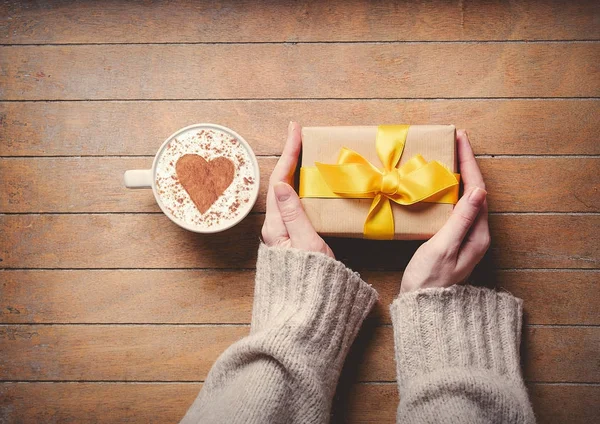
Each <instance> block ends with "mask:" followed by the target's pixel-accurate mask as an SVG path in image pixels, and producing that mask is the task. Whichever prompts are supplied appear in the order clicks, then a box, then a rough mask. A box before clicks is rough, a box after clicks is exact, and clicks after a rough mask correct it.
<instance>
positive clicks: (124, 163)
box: [0, 157, 600, 213]
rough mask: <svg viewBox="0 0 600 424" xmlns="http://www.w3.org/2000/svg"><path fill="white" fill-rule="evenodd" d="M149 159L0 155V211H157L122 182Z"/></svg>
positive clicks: (261, 201)
mask: <svg viewBox="0 0 600 424" xmlns="http://www.w3.org/2000/svg"><path fill="white" fill-rule="evenodd" d="M152 160H153V158H152V157H147V158H96V157H88V158H35V159H34V158H27V159H20V158H10V159H0V181H2V182H3V184H2V186H0V211H1V212H19V213H20V212H34V213H39V212H69V213H73V212H161V210H160V208H159V207H158V205H157V204H156V200H155V198H154V195H153V193H152V190H127V189H125V187H124V185H123V174H124V172H125V171H126V170H128V169H147V168H150V167H151V166H152ZM276 162H277V159H276V158H264V157H261V158H259V165H260V176H261V178H260V185H261V189H260V192H259V197H258V199H257V201H256V205H255V206H254V209H253V211H254V212H264V211H265V201H266V199H265V197H266V190H267V187H268V184H269V176H270V175H271V172H272V171H273V167H274V166H275V163H276ZM599 162H600V161H599ZM82 193H86V195H85V196H82V195H81V194H82Z"/></svg>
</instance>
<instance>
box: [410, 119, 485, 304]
mask: <svg viewBox="0 0 600 424" xmlns="http://www.w3.org/2000/svg"><path fill="white" fill-rule="evenodd" d="M457 147H458V160H459V165H460V172H461V178H462V180H463V183H464V195H463V196H462V197H461V198H460V200H459V201H458V203H457V204H456V206H455V207H454V211H453V212H452V215H451V216H450V218H449V219H448V221H447V222H446V224H445V225H444V226H443V227H442V228H441V229H440V230H439V231H438V232H437V233H436V234H435V235H434V236H433V237H432V238H431V239H429V240H428V241H427V242H425V243H424V244H422V245H421V247H419V249H418V250H417V251H416V252H415V254H414V256H413V257H412V259H411V260H410V262H409V264H408V266H407V267H406V270H405V271H404V275H403V277H402V284H401V286H400V292H401V293H404V292H409V291H413V290H418V289H421V288H426V287H449V286H451V285H453V284H458V283H461V282H464V281H465V280H466V279H467V277H468V276H469V275H470V274H471V272H472V271H473V269H474V268H475V266H476V265H477V264H478V263H479V261H480V260H481V259H482V258H483V255H484V254H485V252H486V251H487V249H488V247H489V245H490V232H489V227H488V207H487V201H486V195H487V192H486V191H485V184H484V182H483V177H482V176H481V171H480V170H479V167H478V166H477V162H476V160H475V155H474V154H473V150H472V149H471V144H470V143H469V138H468V136H467V133H466V131H465V130H459V131H458V132H457Z"/></svg>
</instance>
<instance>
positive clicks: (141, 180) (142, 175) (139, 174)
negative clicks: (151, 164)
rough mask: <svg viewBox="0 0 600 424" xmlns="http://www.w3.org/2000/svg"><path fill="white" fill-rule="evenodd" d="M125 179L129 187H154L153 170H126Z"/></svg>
mask: <svg viewBox="0 0 600 424" xmlns="http://www.w3.org/2000/svg"><path fill="white" fill-rule="evenodd" d="M123 180H124V181H125V187H127V188H152V170H151V169H133V170H131V171H125V175H124V178H123Z"/></svg>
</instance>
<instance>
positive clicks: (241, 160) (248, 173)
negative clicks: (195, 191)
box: [155, 128, 258, 230]
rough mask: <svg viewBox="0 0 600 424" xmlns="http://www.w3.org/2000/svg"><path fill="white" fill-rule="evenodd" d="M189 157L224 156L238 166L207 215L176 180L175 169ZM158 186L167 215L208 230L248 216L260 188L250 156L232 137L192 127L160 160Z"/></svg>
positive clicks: (169, 147)
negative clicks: (242, 216)
mask: <svg viewBox="0 0 600 424" xmlns="http://www.w3.org/2000/svg"><path fill="white" fill-rule="evenodd" d="M186 154H196V155H199V156H202V157H203V158H204V159H206V160H207V161H209V162H210V161H211V160H213V159H216V158H218V157H225V158H227V159H229V160H231V162H233V165H234V167H235V174H234V177H233V181H232V183H231V185H229V187H227V189H225V191H224V192H223V193H222V194H221V196H219V198H218V199H217V200H216V201H215V202H214V203H213V204H212V205H211V206H210V208H209V209H208V210H207V211H206V212H205V213H204V214H202V213H200V211H199V210H198V208H197V207H196V205H195V204H194V202H192V199H191V198H190V196H189V194H188V193H187V192H186V191H185V189H184V188H183V186H182V185H181V183H180V182H179V178H178V177H177V172H176V170H175V166H176V164H177V161H178V160H179V158H180V157H182V156H183V155H186ZM155 183H156V190H157V193H158V195H159V197H160V200H161V202H162V205H163V209H164V210H165V211H166V212H167V213H169V214H171V216H172V217H174V218H175V219H176V220H179V221H182V222H183V223H185V224H187V226H189V227H193V228H197V229H205V230H209V229H211V228H215V227H221V226H223V225H227V223H229V222H231V221H235V220H237V219H238V217H239V216H240V215H245V214H247V213H248V212H249V210H250V209H251V208H252V206H253V202H252V201H253V200H254V196H255V191H256V190H257V187H258V181H256V172H255V169H254V165H253V162H252V157H251V153H250V152H248V150H247V149H246V147H245V146H244V145H243V144H242V143H240V141H239V140H238V139H237V138H236V137H234V136H233V135H232V134H229V133H227V132H225V131H221V130H218V129H213V128H193V129H190V130H188V131H186V132H184V133H183V134H180V135H178V136H177V137H175V138H174V139H173V140H171V141H170V142H169V143H168V144H167V146H166V147H165V148H164V149H163V152H162V153H161V155H160V157H159V158H158V161H157V164H156V174H155Z"/></svg>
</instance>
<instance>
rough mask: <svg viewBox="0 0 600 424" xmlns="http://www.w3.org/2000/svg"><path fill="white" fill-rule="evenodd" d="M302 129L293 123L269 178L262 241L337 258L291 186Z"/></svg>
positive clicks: (271, 244)
mask: <svg viewBox="0 0 600 424" xmlns="http://www.w3.org/2000/svg"><path fill="white" fill-rule="evenodd" d="M301 130H302V128H301V127H300V125H298V123H296V122H290V125H289V126H288V138H287V141H286V143H285V147H284V148H283V152H282V153H281V157H280V158H279V160H278V161H277V165H275V169H273V173H272V174H271V178H270V179H269V189H268V191H267V212H266V216H265V223H264V224H263V227H262V232H261V234H262V238H263V241H264V242H265V244H266V245H267V246H280V247H294V248H296V249H300V250H307V251H309V252H320V253H323V254H325V255H327V256H329V257H332V258H334V259H335V256H334V255H333V252H332V251H331V249H330V248H329V246H328V245H327V243H325V241H324V240H323V239H322V238H321V236H319V235H318V234H317V232H316V231H315V229H314V228H313V226H312V224H311V223H310V220H309V219H308V216H306V213H305V212H304V209H303V208H302V203H300V199H299V198H298V195H297V194H296V192H295V191H294V189H293V188H292V186H291V185H290V184H291V183H292V179H293V175H294V171H295V169H296V164H297V163H298V156H299V155H300V149H301V148H302V131H301Z"/></svg>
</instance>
